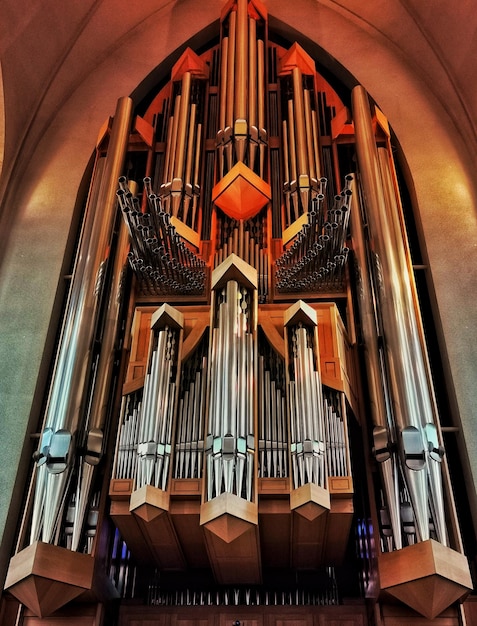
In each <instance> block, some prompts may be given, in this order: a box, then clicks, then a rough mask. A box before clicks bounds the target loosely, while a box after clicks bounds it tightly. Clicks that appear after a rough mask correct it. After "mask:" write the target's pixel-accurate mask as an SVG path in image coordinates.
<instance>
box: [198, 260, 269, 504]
mask: <svg viewBox="0 0 477 626" xmlns="http://www.w3.org/2000/svg"><path fill="white" fill-rule="evenodd" d="M232 264H233V265H234V266H235V267H238V268H240V270H239V271H240V272H242V271H244V272H245V273H246V275H247V276H248V277H249V278H246V279H244V278H243V277H242V278H240V277H239V278H238V279H230V280H227V279H226V278H224V279H223V280H220V282H219V283H218V284H217V285H216V286H215V287H213V290H214V298H213V303H212V307H211V340H210V348H209V374H208V378H209V381H210V391H209V397H208V407H209V408H208V423H207V437H206V450H205V454H206V469H207V472H206V480H207V487H206V499H207V500H211V499H213V498H214V497H217V496H218V495H220V494H222V493H232V494H235V495H236V496H238V497H240V498H243V499H245V500H248V501H250V502H251V501H252V498H253V497H254V493H253V485H254V472H255V419H256V418H255V415H256V409H255V402H256V401H255V391H254V382H253V381H254V380H255V378H256V363H257V358H256V324H257V317H256V306H257V296H256V272H255V270H253V268H251V267H250V266H247V264H245V263H243V262H242V261H241V260H240V259H238V258H237V257H235V256H234V255H231V256H230V257H229V259H228V260H227V261H225V262H224V263H223V264H222V266H219V267H218V268H217V269H216V270H215V272H216V274H215V275H216V276H220V275H221V273H222V271H223V268H224V267H225V269H226V270H227V268H228V267H230V266H231V265H232ZM225 276H227V273H226V274H225Z"/></svg>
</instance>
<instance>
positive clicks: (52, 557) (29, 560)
mask: <svg viewBox="0 0 477 626" xmlns="http://www.w3.org/2000/svg"><path fill="white" fill-rule="evenodd" d="M93 573H94V559H93V557H92V556H90V555H89V554H80V553H79V552H71V550H67V549H66V548H61V547H58V546H54V545H51V544H47V543H41V542H39V541H37V542H35V543H34V544H32V545H31V546H28V548H25V549H24V550H22V551H21V552H19V553H18V554H16V555H15V556H14V557H13V558H12V559H11V561H10V566H9V568H8V573H7V579H6V582H5V590H6V591H8V592H9V593H11V594H12V595H13V596H15V598H17V599H18V600H19V601H20V602H21V603H22V604H24V605H25V606H27V607H28V608H29V609H30V610H31V611H32V612H33V613H34V614H35V615H37V616H38V617H45V616H47V615H51V613H53V612H54V611H56V610H57V609H59V608H60V607H62V606H64V605H65V604H67V603H68V602H70V601H71V600H73V599H74V598H77V597H78V596H80V595H81V594H82V593H83V592H85V591H89V590H91V589H92V588H93Z"/></svg>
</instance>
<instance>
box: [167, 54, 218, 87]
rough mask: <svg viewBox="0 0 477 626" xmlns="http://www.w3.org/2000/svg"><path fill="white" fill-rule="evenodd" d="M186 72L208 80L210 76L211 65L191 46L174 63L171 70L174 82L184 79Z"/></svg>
mask: <svg viewBox="0 0 477 626" xmlns="http://www.w3.org/2000/svg"><path fill="white" fill-rule="evenodd" d="M186 72H190V73H191V74H192V76H193V77H194V78H201V79H204V80H206V79H207V78H208V77H209V66H208V65H207V63H205V61H203V60H202V59H201V58H200V57H199V56H198V55H197V54H196V53H195V52H194V51H193V50H191V48H187V49H186V50H185V51H184V52H183V54H182V55H181V56H180V58H179V59H178V61H176V63H175V64H174V67H173V68H172V72H171V80H172V82H177V81H178V80H182V76H183V75H184V74H185V73H186Z"/></svg>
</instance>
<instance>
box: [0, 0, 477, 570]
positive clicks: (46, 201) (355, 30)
mask: <svg viewBox="0 0 477 626" xmlns="http://www.w3.org/2000/svg"><path fill="white" fill-rule="evenodd" d="M113 4H114V3H113ZM266 4H268V6H269V10H270V11H271V12H272V13H273V17H274V19H275V22H276V23H277V25H278V26H280V25H282V27H283V29H284V30H288V29H294V30H296V31H297V32H301V33H302V34H303V35H304V36H305V37H308V38H309V39H310V40H312V41H316V42H317V43H318V44H319V46H321V47H322V48H323V49H325V50H326V51H327V52H328V53H329V54H331V55H332V56H334V57H335V58H336V59H337V60H338V61H339V62H340V63H341V64H342V65H343V66H345V67H346V68H347V69H348V70H349V72H350V73H351V74H353V75H354V76H355V77H356V79H357V80H358V81H359V82H361V83H362V84H363V85H364V87H365V88H366V89H367V90H368V91H369V93H370V94H371V95H372V97H373V98H375V100H376V101H377V102H378V104H379V105H380V107H381V108H382V110H383V111H384V112H385V114H386V115H387V116H388V118H389V120H390V122H391V124H392V126H393V128H394V130H395V131H396V134H397V136H398V138H399V140H400V143H401V146H402V148H403V150H404V153H405V155H406V158H407V161H408V164H409V168H410V170H411V171H412V173H413V180H414V184H415V192H416V197H417V200H418V205H419V209H418V210H419V217H420V221H421V223H422V231H423V234H424V237H425V245H426V249H427V254H428V257H429V261H430V264H431V267H432V281H433V284H434V287H435V293H436V301H437V305H438V314H439V319H440V322H441V325H442V330H443V333H444V335H445V337H446V350H447V357H448V366H449V373H450V376H451V377H452V380H453V383H454V385H455V390H456V407H457V409H458V411H459V413H460V417H461V419H462V425H463V429H464V434H465V437H466V441H467V443H468V449H469V456H470V461H469V464H470V465H469V466H470V467H471V471H472V480H473V481H474V484H475V480H476V478H477V454H476V453H475V452H476V450H477V432H476V429H475V427H474V424H475V420H476V409H475V407H476V406H477V397H476V396H477V385H475V381H476V380H477V354H476V347H475V340H474V334H475V329H476V328H477V324H476V321H477V320H476V312H475V311H476V307H475V306H469V299H470V298H471V295H472V294H475V293H476V292H477V289H476V287H477V274H476V273H475V272H473V271H472V270H471V268H472V266H474V267H475V265H476V261H477V250H476V244H475V242H476V241H477V224H476V218H475V215H476V214H475V202H474V197H475V193H474V192H475V189H474V186H473V181H472V178H471V176H470V174H469V165H470V164H471V163H472V158H473V155H474V154H475V151H476V145H475V142H474V141H473V139H472V137H471V135H468V134H467V133H464V134H462V133H461V132H460V131H459V128H458V126H457V124H456V108H455V107H454V108H453V109H452V114H450V112H449V111H448V110H447V109H446V106H445V105H444V103H445V102H447V100H446V98H444V97H443V94H442V92H439V93H436V90H434V89H433V83H432V81H429V80H427V79H426V80H425V81H424V82H423V77H422V72H421V70H420V63H418V62H416V64H413V63H412V60H413V59H412V58H409V57H408V56H406V55H405V54H404V53H403V52H402V50H401V49H400V48H399V47H398V46H396V45H395V43H393V42H390V41H389V39H388V38H386V36H384V35H383V33H382V31H381V30H380V29H377V28H375V27H374V26H373V24H372V23H371V22H370V19H371V18H372V16H371V17H370V16H367V17H366V19H365V20H363V19H361V17H360V16H357V15H356V14H352V13H350V12H349V11H347V10H345V9H343V8H342V7H339V6H338V5H337V4H336V3H333V2H315V1H312V0H294V2H293V3H290V2H285V1H284V0H274V1H273V2H271V1H270V2H268V3H266ZM75 6H76V7H78V6H80V5H79V4H78V3H75ZM97 6H98V9H97V10H96V11H95V12H94V14H92V15H91V19H92V20H94V23H95V25H96V26H95V31H94V32H95V33H97V32H98V30H99V32H101V25H102V24H109V25H111V24H110V20H111V19H115V20H116V21H117V22H118V30H117V32H118V35H117V38H114V35H111V29H110V28H109V27H108V28H107V29H106V26H104V32H105V38H109V39H108V45H107V46H106V47H104V48H100V46H99V44H98V42H97V41H96V40H91V41H90V44H89V45H88V28H87V25H85V26H84V28H83V29H78V32H77V36H76V40H75V47H73V49H72V50H70V51H69V52H68V54H64V55H63V57H62V59H59V60H58V59H57V60H56V62H57V65H56V66H55V76H54V78H52V80H51V81H50V85H49V87H48V89H46V90H44V91H43V92H41V90H40V88H39V87H38V91H37V94H38V96H37V97H36V98H33V102H31V103H30V106H32V107H34V110H35V114H34V115H32V116H30V117H29V113H28V110H23V109H22V110H21V111H19V110H18V109H16V108H15V106H16V102H17V100H21V98H20V97H19V96H18V94H16V95H15V93H14V91H15V90H14V75H15V70H18V64H20V65H21V63H27V60H26V59H24V58H22V59H21V63H20V59H19V56H20V55H22V54H23V53H22V48H21V42H18V45H16V44H15V41H13V42H11V45H10V47H9V48H8V54H6V56H4V78H5V92H6V97H5V101H6V123H7V144H8V151H7V152H8V154H6V157H7V158H6V167H5V172H4V178H3V181H6V180H8V186H6V184H5V183H3V184H5V187H3V189H4V190H5V189H6V196H5V197H6V199H7V201H6V203H5V204H4V215H5V216H6V220H4V221H3V223H2V230H1V232H0V244H1V245H0V247H1V250H2V252H0V256H2V258H1V259H0V261H1V266H0V324H1V329H2V333H1V339H0V412H1V413H0V441H1V442H2V471H1V472H0V534H1V533H3V531H4V529H6V530H5V542H4V545H5V549H2V551H1V557H0V574H1V572H2V571H4V569H5V565H6V562H7V560H8V551H9V549H10V542H11V539H12V535H13V525H14V520H15V519H16V516H17V512H18V508H19V502H18V497H19V496H21V493H23V483H22V481H19V482H18V483H17V484H16V482H15V481H16V477H17V471H18V467H19V465H20V466H21V465H22V463H21V455H22V449H23V450H24V452H23V454H24V455H27V454H28V455H29V454H30V452H31V447H32V446H31V445H30V446H29V447H28V446H27V447H26V448H22V447H21V446H22V445H23V442H24V440H25V439H26V440H27V441H28V436H27V435H28V432H29V427H30V426H29V422H30V421H32V422H33V423H36V421H37V420H38V417H39V414H38V397H39V394H40V392H41V390H42V388H43V384H44V378H43V377H40V378H38V376H39V374H38V372H39V371H40V370H41V371H44V366H45V363H46V362H47V361H48V358H49V354H50V350H51V340H52V336H53V335H52V328H51V326H50V319H51V317H52V315H53V316H54V315H55V311H56V308H55V307H56V303H57V294H58V293H61V292H62V289H63V287H62V285H63V282H62V281H63V279H62V273H63V271H64V267H63V264H64V254H65V249H66V246H67V242H68V232H69V226H70V222H71V219H72V215H73V209H74V206H75V201H76V194H77V190H78V187H79V185H80V182H81V178H82V176H83V173H84V170H85V168H86V165H87V163H88V160H89V158H90V156H91V153H92V150H93V148H94V144H95V140H96V136H97V133H98V129H99V128H100V126H101V125H102V124H103V122H104V121H105V119H106V118H107V117H108V116H109V115H111V114H112V113H113V112H114V109H115V103H116V100H117V98H118V97H120V96H123V95H127V94H131V93H132V92H134V90H135V89H136V87H137V86H138V85H139V84H140V83H141V82H142V81H143V80H144V79H145V78H146V77H147V76H148V75H149V73H150V72H152V71H153V70H154V68H155V67H156V66H157V65H158V64H159V63H160V62H161V61H162V60H163V59H165V58H166V57H167V56H168V55H170V54H171V53H172V52H174V51H175V50H176V49H177V48H178V47H179V46H180V45H182V44H183V43H184V42H185V41H187V39H189V38H190V37H192V36H193V35H194V34H195V33H196V32H198V31H201V30H202V29H203V28H206V27H208V26H209V25H210V24H212V23H213V22H215V21H216V20H217V17H218V16H219V14H220V8H221V6H222V2H220V1H218V0H214V1H213V2H206V3H204V2H202V3H197V2H196V1H194V0H183V1H181V2H165V3H159V8H158V9H157V10H156V11H154V12H153V13H152V15H150V17H149V18H148V20H146V21H141V20H139V22H138V23H136V25H135V26H134V27H132V26H131V27H129V28H126V29H124V28H123V29H121V23H122V22H121V20H120V17H121V16H120V15H119V16H118V15H116V14H115V15H111V13H112V5H111V4H109V3H107V2H103V3H100V4H98V5H97ZM108 7H109V9H108ZM107 9H108V10H107ZM108 11H109V13H108ZM123 17H124V20H126V18H127V19H130V23H131V24H134V23H135V22H134V19H135V17H134V15H133V16H130V15H124V16H123ZM85 19H86V18H85ZM376 19H379V16H378V17H377V18H376ZM108 20H109V21H108ZM126 21H127V20H126ZM284 24H286V27H285V26H283V25H284ZM27 26H28V25H27V24H26V25H25V28H27ZM62 35H64V40H65V42H66V41H67V36H66V35H67V34H66V33H62ZM45 36H48V33H47V32H45ZM5 62H8V63H7V66H8V67H7V68H6V69H5ZM16 62H17V67H15V63H16ZM29 62H30V63H34V59H32V58H31V57H30V61H29ZM85 68H87V69H86V70H85ZM29 71H31V68H29ZM436 72H437V69H436ZM436 75H437V74H436ZM439 77H440V79H441V80H444V79H442V76H441V74H439ZM444 82H445V80H444ZM446 88H447V89H449V93H450V94H452V93H453V92H452V90H451V87H450V86H449V85H447V87H446ZM40 95H41V98H40ZM453 97H455V95H454V96H453ZM40 100H41V101H40ZM456 106H457V105H456ZM457 117H458V116H457ZM25 119H27V120H29V123H28V124H27V125H26V126H25V124H21V123H20V122H21V120H25ZM9 120H11V127H10V126H9ZM9 128H11V129H12V131H11V134H9ZM467 137H471V138H470V139H466V138H467ZM450 223H452V225H453V228H449V224H450ZM12 501H13V502H16V503H15V506H13V508H11V509H10V504H11V503H12ZM473 505H474V506H475V503H473ZM9 509H10V511H11V513H10V518H7V511H8V510H9ZM476 519H477V516H476Z"/></svg>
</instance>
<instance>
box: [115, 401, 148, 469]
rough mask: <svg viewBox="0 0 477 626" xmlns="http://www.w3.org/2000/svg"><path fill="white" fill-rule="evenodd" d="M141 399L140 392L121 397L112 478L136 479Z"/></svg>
mask: <svg viewBox="0 0 477 626" xmlns="http://www.w3.org/2000/svg"><path fill="white" fill-rule="evenodd" d="M141 397H142V394H141V393H140V392H135V393H132V394H128V395H126V396H123V399H122V404H121V414H120V426H119V431H118V439H117V443H116V454H115V460H114V469H113V478H122V479H133V480H134V479H135V478H136V468H137V465H136V454H137V444H138V441H139V440H138V437H139V415H140V412H141Z"/></svg>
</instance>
